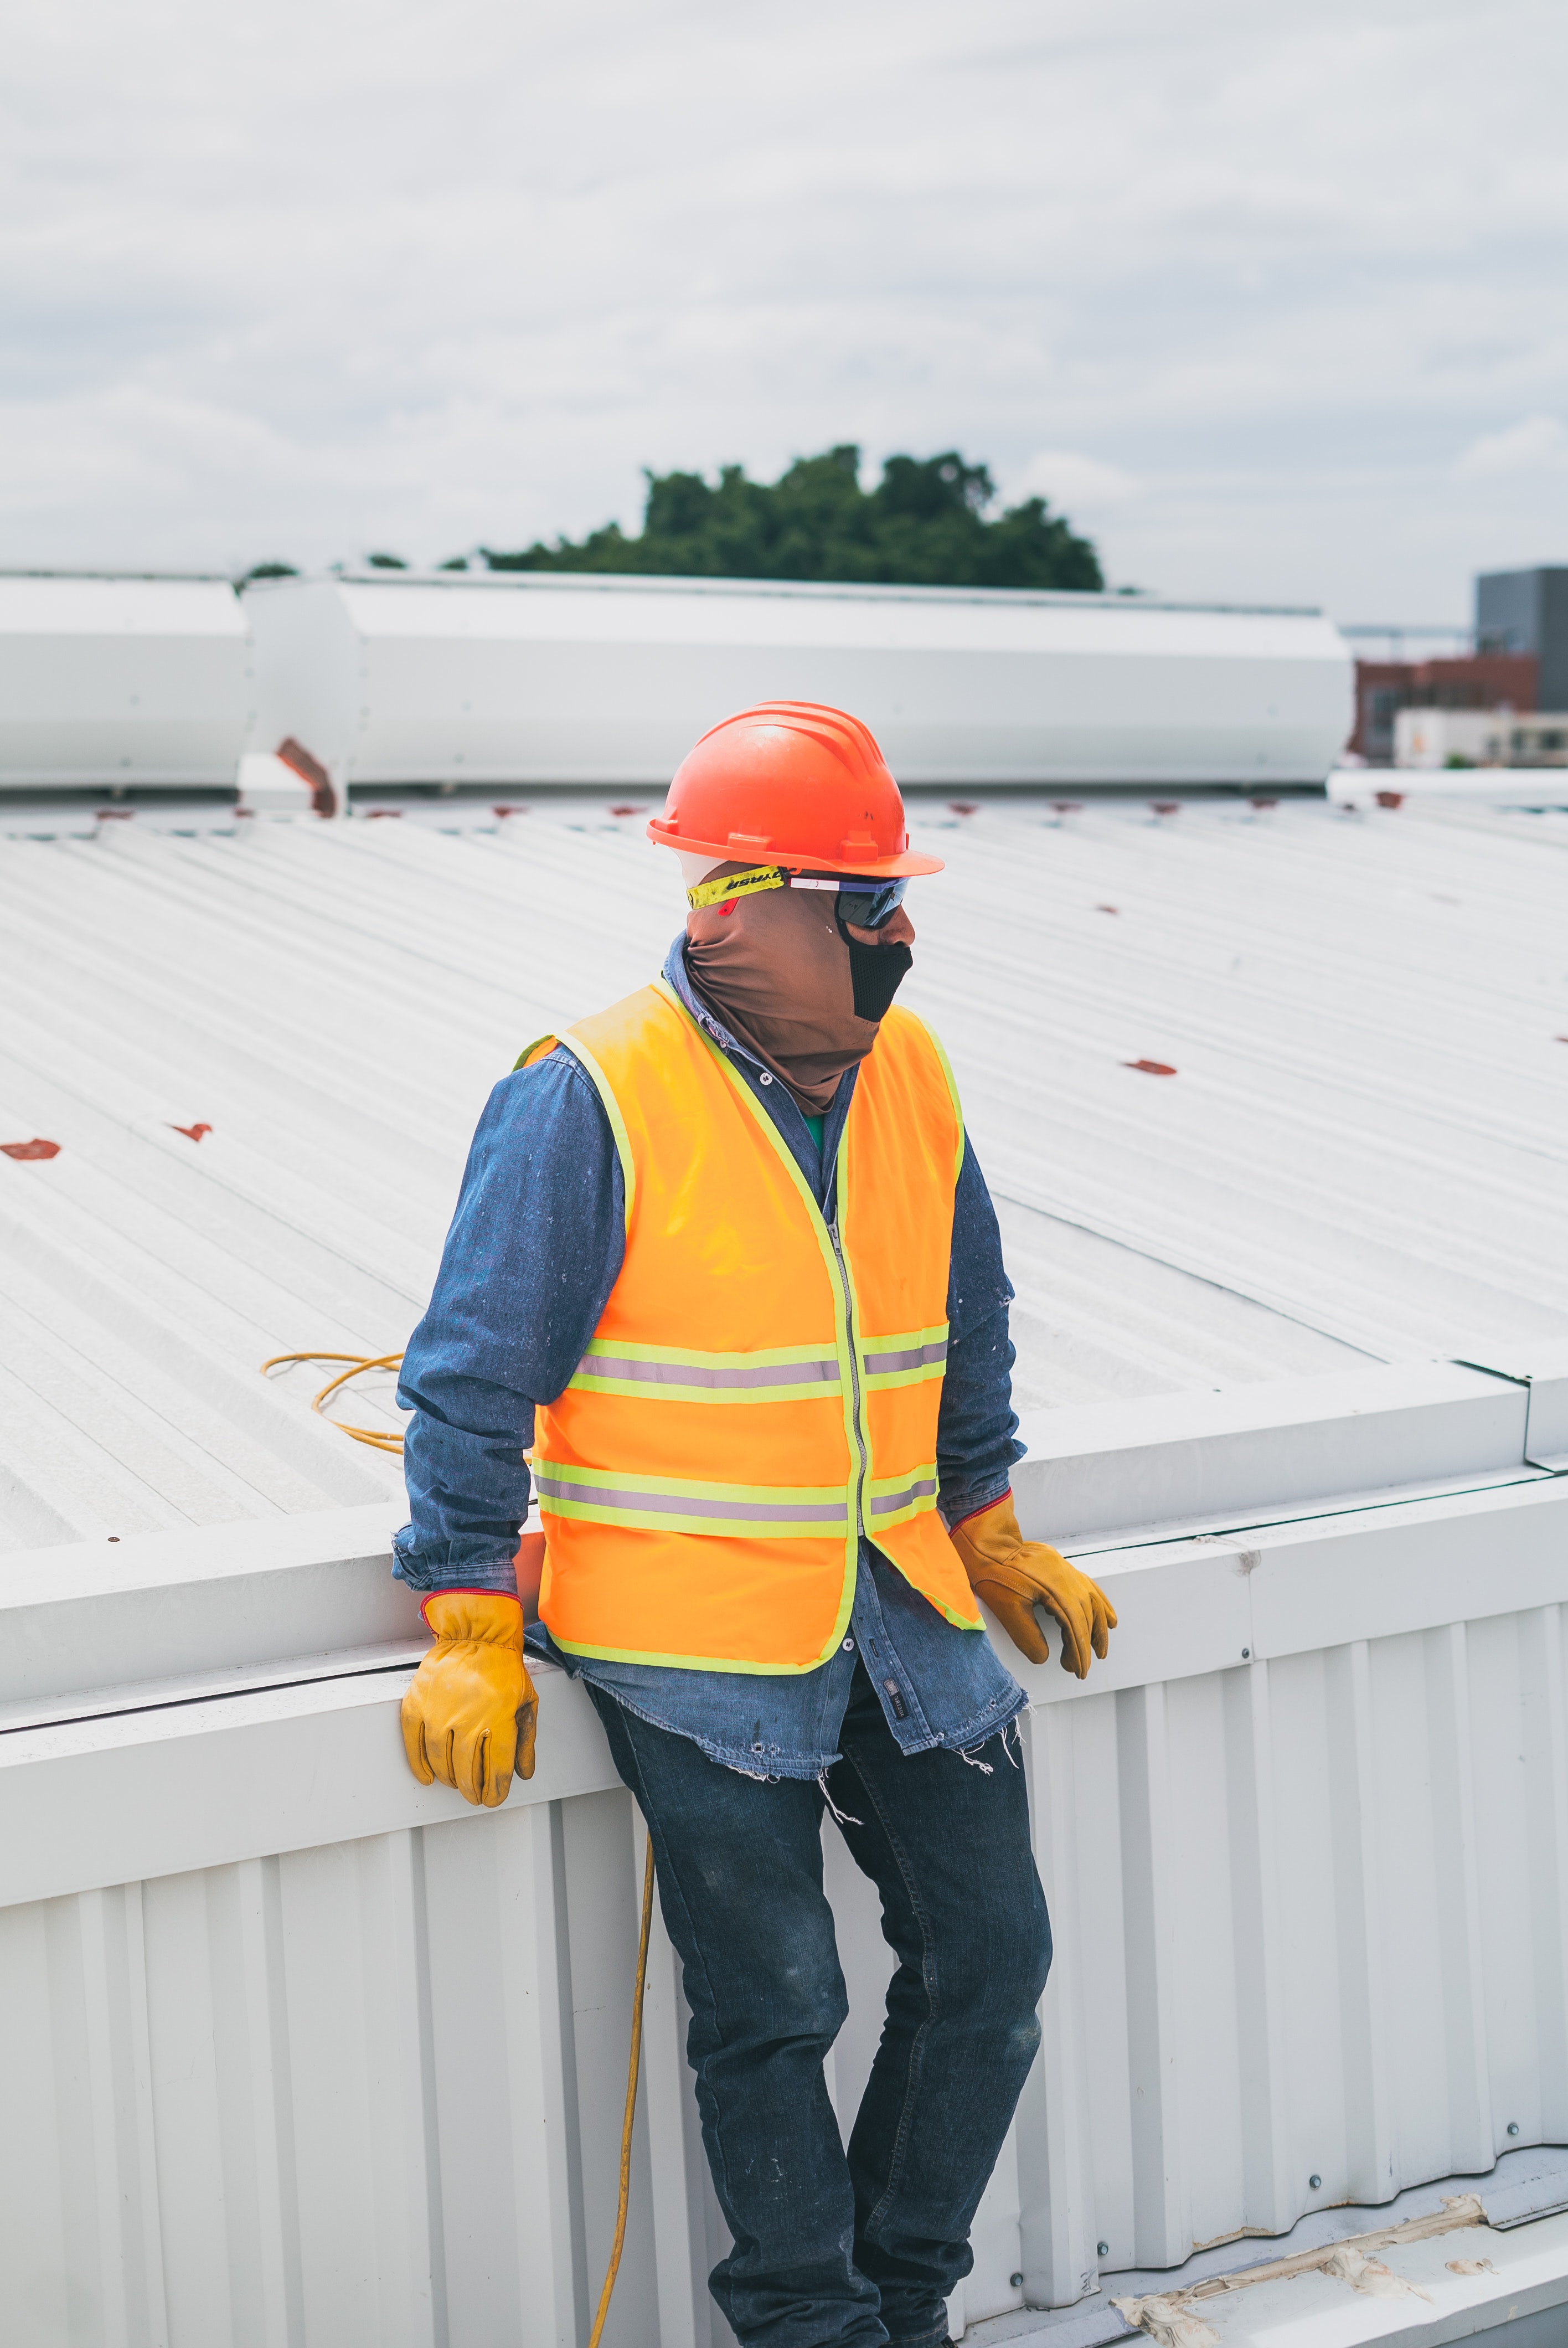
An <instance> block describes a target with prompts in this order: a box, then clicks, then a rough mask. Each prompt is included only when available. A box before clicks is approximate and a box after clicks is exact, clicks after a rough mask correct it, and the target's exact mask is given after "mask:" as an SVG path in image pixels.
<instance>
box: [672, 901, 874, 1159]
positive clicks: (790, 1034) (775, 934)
mask: <svg viewBox="0 0 1568 2348" xmlns="http://www.w3.org/2000/svg"><path fill="white" fill-rule="evenodd" d="M746 869H747V868H746V867H745V866H743V865H730V866H721V867H720V870H721V872H723V871H726V870H728V871H743V870H746ZM913 959H914V957H913V956H912V955H911V953H910V952H909V949H908V947H907V946H862V945H857V944H856V942H855V940H854V939H853V938H849V937H846V936H845V933H844V932H843V931H842V930H841V929H840V927H839V924H838V919H837V914H836V911H835V902H834V898H833V895H832V893H831V892H826V893H816V892H814V891H809V890H795V889H774V890H769V891H764V892H762V893H761V894H758V895H753V896H744V897H738V898H732V899H731V900H730V901H729V902H728V903H727V904H723V905H715V906H712V907H704V908H702V909H700V910H698V911H692V913H690V914H689V915H688V916H687V921H686V969H687V973H688V975H689V977H690V978H691V981H692V988H693V990H694V992H695V994H696V995H697V997H698V1000H699V1001H700V1002H702V1003H703V1004H706V1006H707V1008H708V1009H709V1010H710V1011H712V1013H713V1014H714V1016H715V1017H716V1018H718V1019H719V1020H721V1021H722V1022H723V1025H724V1026H725V1027H727V1028H728V1029H729V1031H730V1033H731V1035H733V1036H734V1038H735V1040H736V1042H737V1043H740V1044H743V1045H745V1047H746V1049H747V1050H748V1051H750V1052H753V1053H754V1054H755V1056H756V1057H757V1058H758V1059H759V1060H760V1061H761V1062H762V1063H763V1066H764V1067H765V1068H768V1069H770V1070H771V1071H772V1073H773V1074H774V1076H777V1077H778V1078H779V1079H780V1081H781V1082H782V1083H783V1084H784V1086H786V1087H787V1089H788V1090H789V1092H790V1093H791V1094H792V1095H793V1097H794V1100H795V1102H796V1103H797V1105H798V1106H799V1107H800V1108H801V1109H803V1110H804V1113H805V1114H806V1116H808V1117H820V1116H822V1115H824V1114H825V1111H826V1110H827V1108H828V1107H829V1106H830V1104H831V1103H832V1100H833V1096H834V1094H835V1092H836V1091H837V1089H838V1083H839V1079H840V1077H841V1076H843V1075H844V1073H845V1069H846V1068H853V1067H855V1066H857V1065H858V1064H859V1062H860V1061H862V1060H863V1059H864V1058H865V1057H866V1054H867V1052H869V1051H870V1049H871V1047H872V1045H873V1044H875V1043H876V1027H877V1022H878V1021H879V1020H880V1019H881V1018H882V1016H883V1014H885V1013H886V1009H887V1006H888V1004H890V1003H891V1002H892V1000H893V996H894V994H895V993H896V991H897V986H898V983H899V981H900V980H901V979H902V978H903V976H904V973H905V972H906V971H907V969H908V968H909V967H910V964H911V963H912V961H913Z"/></svg>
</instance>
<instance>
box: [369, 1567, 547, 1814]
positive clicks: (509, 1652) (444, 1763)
mask: <svg viewBox="0 0 1568 2348" xmlns="http://www.w3.org/2000/svg"><path fill="white" fill-rule="evenodd" d="M420 1612H422V1613H423V1615H424V1617H425V1621H426V1622H428V1623H429V1625H430V1628H431V1629H432V1630H433V1631H434V1632H435V1633H436V1644H435V1645H434V1646H433V1647H432V1648H431V1650H430V1653H428V1654H427V1655H426V1656H425V1660H424V1662H423V1663H421V1664H420V1666H419V1669H418V1670H417V1671H416V1672H415V1674H414V1677H413V1679H412V1680H411V1681H410V1682H409V1684H408V1689H407V1692H406V1694H405V1696H404V1699H403V1744H404V1750H405V1752H406V1753H407V1755H408V1766H409V1767H410V1768H411V1769H412V1770H413V1772H414V1774H415V1776H416V1777H417V1778H418V1780H419V1782H420V1784H421V1785H422V1786H428V1785H429V1784H430V1783H431V1782H432V1780H433V1779H435V1778H436V1777H439V1778H440V1780H441V1783H442V1784H443V1785H444V1786H450V1787H453V1788H454V1790H455V1791H456V1792H457V1793H459V1794H461V1795H462V1797H463V1799H464V1800H465V1801H466V1802H475V1803H477V1804H479V1805H480V1806H481V1807H484V1808H485V1809H487V1810H493V1809H494V1808H495V1807H497V1804H498V1803H500V1802H504V1801H505V1800H506V1798H507V1795H508V1794H509V1793H510V1791H511V1789H512V1772H513V1770H514V1769H516V1771H517V1773H518V1776H519V1777H531V1776H533V1774H534V1729H535V1725H536V1723H537V1721H538V1710H539V1701H538V1696H537V1695H536V1694H534V1684H533V1682H532V1680H530V1679H529V1677H528V1666H527V1664H526V1663H524V1661H523V1610H522V1607H521V1606H520V1605H519V1604H518V1601H517V1600H516V1599H515V1598H508V1597H507V1596H506V1595H505V1594H504V1593H503V1592H501V1591H487V1590H438V1591H435V1592H433V1594H432V1595H431V1596H430V1597H428V1598H427V1599H426V1600H425V1603H424V1605H423V1607H422V1608H421V1609H420Z"/></svg>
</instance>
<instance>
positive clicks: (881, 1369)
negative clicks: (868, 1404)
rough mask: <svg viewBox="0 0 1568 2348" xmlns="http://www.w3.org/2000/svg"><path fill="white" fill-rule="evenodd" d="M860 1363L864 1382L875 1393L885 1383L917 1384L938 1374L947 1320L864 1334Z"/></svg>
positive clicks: (942, 1364) (942, 1368)
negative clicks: (930, 1326)
mask: <svg viewBox="0 0 1568 2348" xmlns="http://www.w3.org/2000/svg"><path fill="white" fill-rule="evenodd" d="M860 1365H861V1368H862V1370H863V1371H864V1373H865V1377H866V1385H867V1386H868V1387H869V1388H870V1389H871V1390H872V1391H873V1392H874V1393H876V1394H882V1393H885V1392H886V1389H887V1388H888V1387H889V1386H917V1385H923V1384H924V1383H925V1381H926V1380H927V1378H939V1377H940V1376H941V1375H943V1373H944V1371H945V1370H946V1368H947V1365H948V1323H946V1322H945V1321H944V1322H942V1323H940V1325H939V1326H938V1327H937V1328H935V1329H908V1330H906V1331H905V1332H904V1333H903V1334H901V1335H899V1336H897V1337H864V1338H862V1340H861V1344H860Z"/></svg>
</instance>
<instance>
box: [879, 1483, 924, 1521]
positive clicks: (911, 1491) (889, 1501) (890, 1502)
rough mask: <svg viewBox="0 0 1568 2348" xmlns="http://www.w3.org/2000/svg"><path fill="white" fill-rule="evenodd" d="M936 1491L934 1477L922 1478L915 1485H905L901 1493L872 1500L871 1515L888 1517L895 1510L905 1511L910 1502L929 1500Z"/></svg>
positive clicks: (891, 1493)
mask: <svg viewBox="0 0 1568 2348" xmlns="http://www.w3.org/2000/svg"><path fill="white" fill-rule="evenodd" d="M936 1489H937V1479H936V1478H935V1477H934V1476H932V1477H930V1478H924V1479H922V1481H921V1482H919V1483H917V1484H906V1485H905V1487H904V1489H903V1490H902V1491H901V1492H884V1493H883V1495H882V1497H881V1498H880V1499H873V1501H872V1503H871V1513H872V1515H873V1516H874V1517H886V1516H889V1515H891V1513H892V1511H893V1510H894V1509H907V1507H908V1505H909V1503H910V1501H911V1500H928V1499H930V1498H932V1496H933V1495H934V1493H935V1492H936Z"/></svg>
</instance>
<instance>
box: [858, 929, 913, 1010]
mask: <svg viewBox="0 0 1568 2348" xmlns="http://www.w3.org/2000/svg"><path fill="white" fill-rule="evenodd" d="M839 927H840V929H841V930H843V928H844V925H843V923H842V922H841V923H840V924H839ZM844 942H845V945H846V946H847V947H848V948H849V977H850V983H851V984H852V985H853V987H854V989H855V1011H856V1017H857V1018H860V1019H869V1020H872V1021H873V1022H875V1021H876V1020H879V1019H881V1018H882V1017H883V1016H884V1014H886V1010H887V1007H888V1005H889V1004H890V1003H891V1002H892V1000H893V997H894V996H895V995H896V994H897V992H898V988H899V985H900V983H901V982H902V980H903V978H904V975H905V973H906V972H907V971H910V970H913V968H914V967H915V957H914V955H913V954H912V953H910V951H909V949H908V947H907V946H863V945H862V944H861V942H860V941H859V939H858V938H852V937H851V936H850V935H849V933H848V932H847V931H846V930H844Z"/></svg>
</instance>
